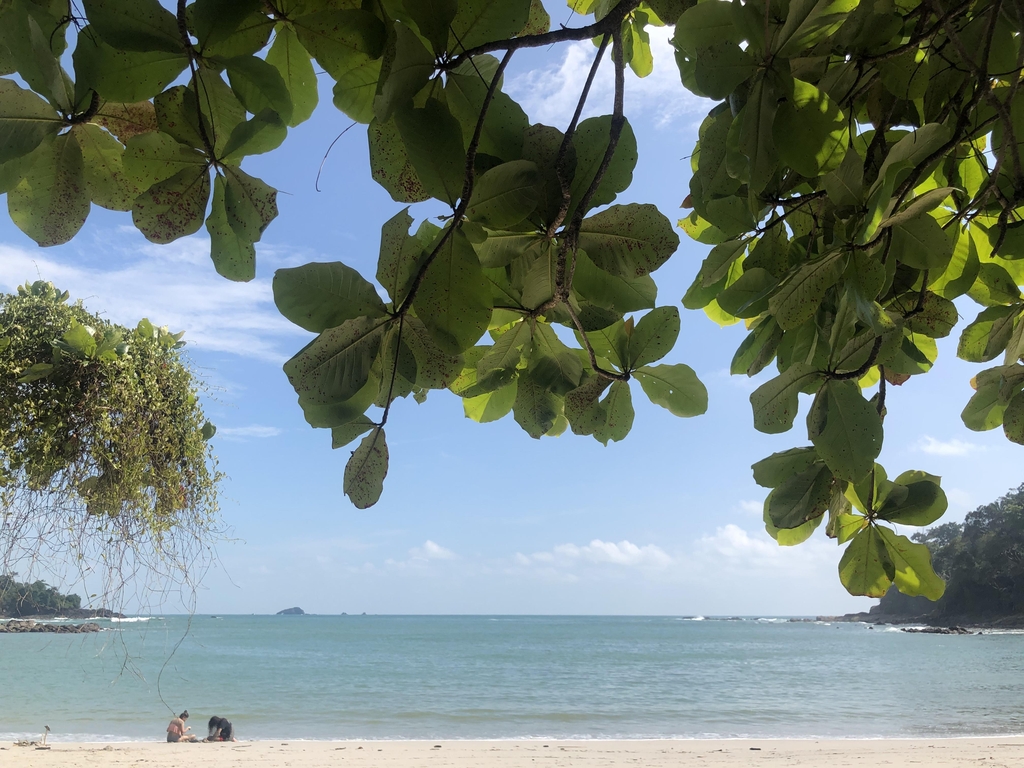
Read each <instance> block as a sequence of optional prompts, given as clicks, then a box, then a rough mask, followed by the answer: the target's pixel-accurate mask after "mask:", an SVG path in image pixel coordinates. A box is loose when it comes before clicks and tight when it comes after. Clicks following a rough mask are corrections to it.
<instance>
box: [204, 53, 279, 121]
mask: <svg viewBox="0 0 1024 768" xmlns="http://www.w3.org/2000/svg"><path fill="white" fill-rule="evenodd" d="M222 63H223V64H224V66H225V67H226V68H227V73H228V82H229V83H231V89H232V90H233V91H234V92H235V95H236V96H237V97H238V100H239V101H240V102H242V106H243V107H245V109H246V111H248V112H251V113H252V114H254V115H258V114H259V113H260V112H262V111H263V110H264V109H271V110H273V111H274V112H276V113H277V114H278V115H279V116H280V118H281V119H282V120H283V121H284V122H285V123H286V124H290V123H291V119H292V109H293V107H292V97H291V94H290V93H289V91H288V85H287V84H286V83H285V81H284V78H283V77H282V76H281V72H280V71H279V70H278V69H277V67H275V66H274V65H273V64H269V63H268V62H266V61H264V60H263V59H260V58H257V57H256V56H238V57H235V58H232V59H226V60H223V61H222Z"/></svg>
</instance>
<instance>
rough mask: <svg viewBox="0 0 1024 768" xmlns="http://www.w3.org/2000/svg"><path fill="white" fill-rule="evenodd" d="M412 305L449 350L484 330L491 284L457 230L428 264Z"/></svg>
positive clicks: (473, 339)
mask: <svg viewBox="0 0 1024 768" xmlns="http://www.w3.org/2000/svg"><path fill="white" fill-rule="evenodd" d="M438 237H439V239H440V238H441V237H444V234H441V235H439V236H438ZM435 247H436V245H435ZM413 306H414V307H415V309H416V315H417V316H418V317H419V318H420V320H422V321H423V324H424V325H426V326H427V329H428V330H429V331H430V334H431V336H433V337H434V340H435V341H436V342H437V344H438V346H439V347H441V349H443V350H444V351H446V352H449V353H452V354H458V353H459V352H462V351H463V350H464V349H468V348H469V347H471V346H473V344H474V343H476V340H477V339H479V338H480V337H481V336H482V335H483V333H484V331H486V330H487V324H488V322H489V321H490V319H491V306H492V303H491V291H490V284H489V283H488V282H487V278H485V277H484V274H483V272H482V271H481V268H480V262H479V261H478V260H477V257H476V252H475V251H474V250H473V246H472V245H471V244H470V242H469V241H468V240H467V239H466V236H465V235H464V234H463V233H462V232H461V231H460V230H456V231H455V232H452V233H451V235H450V236H449V237H447V239H446V240H445V242H444V244H443V245H442V246H441V250H440V251H439V252H438V254H437V256H436V258H435V259H434V260H433V262H431V264H430V266H429V267H427V271H426V275H425V276H424V278H423V282H422V283H421V284H420V289H419V292H418V293H417V294H416V298H415V300H414V302H413Z"/></svg>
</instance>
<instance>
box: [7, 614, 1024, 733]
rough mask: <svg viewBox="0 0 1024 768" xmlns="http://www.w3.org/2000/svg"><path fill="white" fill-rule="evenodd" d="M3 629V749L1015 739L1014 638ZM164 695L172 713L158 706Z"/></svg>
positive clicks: (576, 629)
mask: <svg viewBox="0 0 1024 768" xmlns="http://www.w3.org/2000/svg"><path fill="white" fill-rule="evenodd" d="M102 623H103V624H104V625H105V626H107V627H108V628H109V629H108V630H107V631H104V632H102V633H98V634H93V635H46V634H31V635H29V634H25V635H0V740H3V741H5V740H8V739H11V738H15V737H20V738H24V737H32V738H38V737H39V734H40V733H41V732H42V728H43V725H44V724H45V725H49V726H50V728H51V730H52V733H51V735H50V739H52V740H55V741H84V740H89V741H117V740H139V739H163V737H164V729H165V727H166V724H167V720H168V718H169V716H170V714H171V711H172V710H173V711H174V712H178V711H180V710H182V709H185V708H188V710H189V711H190V712H191V714H192V718H191V720H190V721H189V722H190V724H191V725H192V727H193V730H194V731H197V732H199V733H200V735H203V732H204V730H205V721H206V720H207V719H208V718H209V717H210V716H211V715H213V714H217V715H221V716H225V717H228V718H229V719H231V720H232V721H233V722H234V724H235V727H236V730H237V734H238V736H239V738H241V739H271V738H272V739H352V738H361V739H363V738H370V739H376V738H395V739H485V738H486V739H510V738H664V737H682V738H731V737H744V736H747V737H796V738H810V737H839V738H845V737H858V738H863V737H937V736H968V735H996V734H999V735H1007V734H1019V733H1022V732H1024V634H1017V633H995V634H984V635H974V636H941V635H915V634H907V633H903V632H899V631H895V630H894V629H892V628H889V629H886V628H869V627H867V626H866V625H863V624H825V623H810V622H808V623H791V622H788V621H786V620H781V619H775V620H768V619H760V620H758V619H747V620H742V621H736V620H732V621H729V620H703V621H701V620H692V619H691V620H688V619H684V618H671V617H651V618H637V617H525V616H511V617H501V616H494V617H487V616H472V617H456V616H452V617H433V616H408V617H405V616H223V617H220V618H211V617H210V616H196V617H193V618H191V619H189V618H187V617H182V616H168V617H153V618H150V619H148V620H135V621H122V622H102ZM164 702H166V703H164Z"/></svg>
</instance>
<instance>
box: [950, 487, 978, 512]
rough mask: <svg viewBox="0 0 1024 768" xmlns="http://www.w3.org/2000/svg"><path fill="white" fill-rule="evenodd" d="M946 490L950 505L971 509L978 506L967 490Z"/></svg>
mask: <svg viewBox="0 0 1024 768" xmlns="http://www.w3.org/2000/svg"><path fill="white" fill-rule="evenodd" d="M945 491H946V498H947V499H949V503H950V505H951V506H953V507H956V508H957V509H962V510H965V511H969V510H972V509H974V508H975V507H977V506H978V505H977V504H975V503H974V497H973V496H971V494H969V493H967V491H964V490H961V489H960V488H946V489H945Z"/></svg>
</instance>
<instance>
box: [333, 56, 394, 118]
mask: <svg viewBox="0 0 1024 768" xmlns="http://www.w3.org/2000/svg"><path fill="white" fill-rule="evenodd" d="M381 66H382V61H381V59H360V60H359V61H358V63H355V64H353V65H352V67H351V68H350V69H348V70H346V71H345V72H342V73H339V74H338V76H337V81H336V82H335V83H334V88H333V89H332V90H333V94H334V98H333V99H332V101H333V103H334V106H335V107H337V108H338V109H340V110H341V111H342V112H344V113H345V114H346V115H348V116H349V117H350V118H352V119H353V120H355V121H356V122H357V123H369V122H370V121H371V120H373V102H374V99H375V96H376V94H377V83H379V82H380V79H381Z"/></svg>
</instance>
